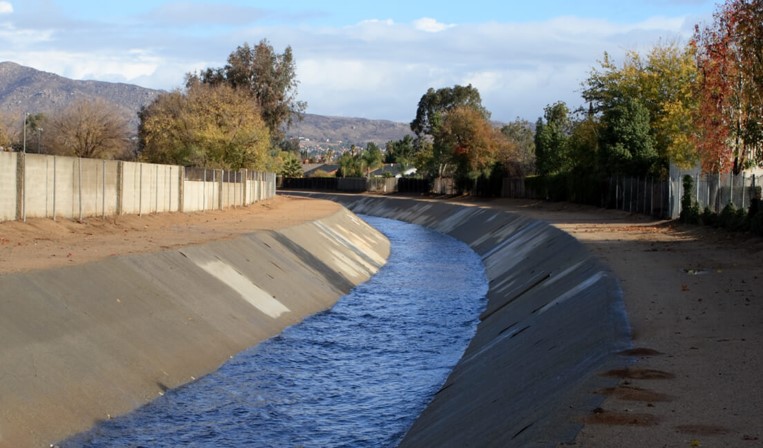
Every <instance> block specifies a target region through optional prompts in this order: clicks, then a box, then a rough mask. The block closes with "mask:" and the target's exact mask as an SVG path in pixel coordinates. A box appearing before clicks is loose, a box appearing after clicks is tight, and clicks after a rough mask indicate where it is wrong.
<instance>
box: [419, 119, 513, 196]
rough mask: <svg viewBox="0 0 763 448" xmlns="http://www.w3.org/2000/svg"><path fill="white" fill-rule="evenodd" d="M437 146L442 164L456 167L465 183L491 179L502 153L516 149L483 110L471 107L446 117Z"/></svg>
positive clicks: (458, 177)
mask: <svg viewBox="0 0 763 448" xmlns="http://www.w3.org/2000/svg"><path fill="white" fill-rule="evenodd" d="M434 146H435V148H438V149H439V151H440V153H441V157H442V161H443V162H445V163H449V164H452V165H453V167H454V174H455V176H456V178H457V179H459V180H461V181H475V180H476V179H477V178H478V177H480V176H489V175H490V172H491V170H492V168H493V166H494V165H495V163H496V161H497V160H498V155H499V153H501V152H502V151H503V152H504V153H506V154H508V153H509V152H510V149H511V148H512V147H513V146H512V145H511V144H510V142H509V141H508V139H507V138H506V137H505V136H504V135H503V134H502V133H501V132H500V130H498V129H496V128H495V127H493V126H492V125H491V124H490V122H489V121H488V119H487V118H486V117H485V115H484V114H483V113H482V112H481V111H479V110H478V109H476V108H474V107H471V106H459V107H456V108H454V109H451V110H450V111H448V112H447V114H445V117H444V119H443V121H442V125H441V126H440V128H439V130H438V131H437V133H436V135H435V142H434Z"/></svg>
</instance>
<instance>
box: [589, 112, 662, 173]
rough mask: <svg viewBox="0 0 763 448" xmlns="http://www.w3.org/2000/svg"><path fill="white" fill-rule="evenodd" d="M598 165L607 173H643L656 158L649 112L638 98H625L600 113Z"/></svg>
mask: <svg viewBox="0 0 763 448" xmlns="http://www.w3.org/2000/svg"><path fill="white" fill-rule="evenodd" d="M601 121H602V125H603V130H602V134H601V141H602V146H601V153H600V154H601V159H600V160H601V167H603V168H604V169H605V170H606V172H607V173H613V174H629V175H636V176H637V175H643V174H645V173H647V172H649V171H650V170H651V169H652V168H653V165H654V163H655V162H656V160H657V151H656V150H655V148H654V143H653V137H652V135H651V127H650V124H649V123H650V122H649V111H648V110H647V108H646V107H645V106H644V105H642V104H641V103H640V102H639V101H638V100H636V99H634V98H625V99H624V100H622V101H621V102H619V103H616V104H613V105H612V106H611V107H610V108H608V109H607V110H606V111H605V112H604V114H603V116H602V119H601Z"/></svg>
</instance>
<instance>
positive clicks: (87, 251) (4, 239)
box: [0, 196, 339, 273]
mask: <svg viewBox="0 0 763 448" xmlns="http://www.w3.org/2000/svg"><path fill="white" fill-rule="evenodd" d="M338 210H339V205H337V204H335V203H333V202H328V201H316V200H310V199H304V198H292V197H289V198H287V197H282V196H277V197H275V198H273V199H269V200H267V201H263V202H258V203H256V204H254V205H251V206H249V207H242V208H234V209H228V210H222V211H218V210H216V211H208V212H198V213H162V214H153V215H144V216H137V215H125V216H120V217H118V218H107V219H100V218H92V219H88V220H86V221H84V222H82V223H78V222H75V221H69V220H58V221H53V220H51V219H32V220H29V221H28V222H27V223H23V222H17V221H6V222H0V273H3V272H21V271H29V270H35V269H48V268H53V267H61V266H68V265H72V264H78V263H87V262H91V261H96V260H99V259H102V258H105V257H109V256H112V255H124V254H131V253H140V252H154V251H159V250H163V249H169V248H173V247H182V246H187V245H191V244H201V243H204V242H208V241H214V240H220V239H227V238H233V237H235V236H237V235H241V234H244V233H251V232H254V231H256V230H273V229H281V228H285V227H290V226H294V225H297V224H301V223H303V222H306V221H312V220H316V219H319V218H322V217H325V216H328V215H330V214H333V213H335V212H336V211H338Z"/></svg>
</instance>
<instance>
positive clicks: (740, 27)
mask: <svg viewBox="0 0 763 448" xmlns="http://www.w3.org/2000/svg"><path fill="white" fill-rule="evenodd" d="M761 22H763V5H762V4H761V1H760V0H727V1H726V3H724V4H723V5H721V6H720V7H719V9H718V10H717V11H716V12H715V14H714V16H713V23H712V24H710V25H707V26H705V27H703V28H700V27H699V26H698V27H696V29H695V33H694V40H693V44H694V45H695V46H696V48H697V66H698V67H699V71H700V80H701V84H700V86H699V89H698V96H699V103H700V106H699V108H700V110H699V113H698V114H697V121H698V122H699V123H700V133H699V135H698V139H697V142H698V145H699V150H700V152H701V154H702V166H703V169H704V170H705V171H708V172H710V171H715V172H720V171H727V170H731V171H732V172H734V173H739V172H740V171H741V170H742V169H744V168H746V167H748V166H750V165H758V164H760V163H761V162H762V160H761V157H762V156H763V154H761V151H760V146H761V143H762V142H763V128H762V127H761V122H763V56H761V51H762V50H763V30H761V29H760V23H761Z"/></svg>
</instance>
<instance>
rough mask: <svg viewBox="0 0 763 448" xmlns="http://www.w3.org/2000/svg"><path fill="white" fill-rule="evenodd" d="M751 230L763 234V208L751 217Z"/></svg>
mask: <svg viewBox="0 0 763 448" xmlns="http://www.w3.org/2000/svg"><path fill="white" fill-rule="evenodd" d="M750 231H752V232H753V233H755V234H757V235H760V236H763V210H758V211H757V213H755V214H754V215H753V216H752V217H751V218H750Z"/></svg>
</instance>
